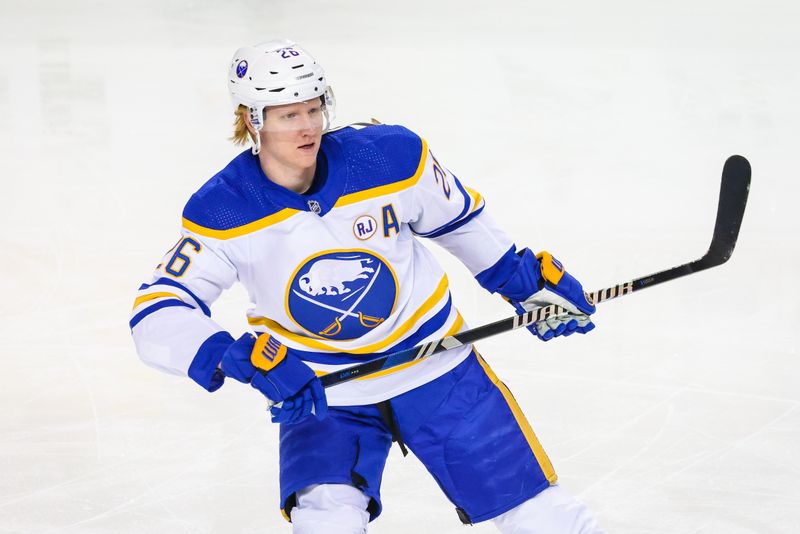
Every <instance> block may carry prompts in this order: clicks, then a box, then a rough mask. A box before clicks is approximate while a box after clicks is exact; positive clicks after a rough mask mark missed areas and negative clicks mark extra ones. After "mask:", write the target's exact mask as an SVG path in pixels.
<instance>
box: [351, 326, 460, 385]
mask: <svg viewBox="0 0 800 534" xmlns="http://www.w3.org/2000/svg"><path fill="white" fill-rule="evenodd" d="M456 313H457V315H456V321H455V322H454V323H453V326H451V327H450V329H449V330H448V331H447V333H446V334H445V335H444V337H447V336H452V335H453V334H456V333H458V331H459V330H461V326H462V325H463V324H464V318H463V317H461V314H460V313H458V312H456ZM424 360H425V358H422V359H420V360H414V361H411V362H406V363H403V364H400V365H398V366H397V367H392V368H391V369H385V370H383V371H378V372H377V373H374V374H371V375H367V376H362V377H361V378H356V380H369V379H370V378H378V377H379V376H386V375H390V374H392V373H396V372H397V371H402V370H403V369H408V368H409V367H411V366H412V365H417V364H418V363H420V362H421V361H424Z"/></svg>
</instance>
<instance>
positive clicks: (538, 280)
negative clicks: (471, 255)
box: [499, 249, 595, 341]
mask: <svg viewBox="0 0 800 534" xmlns="http://www.w3.org/2000/svg"><path fill="white" fill-rule="evenodd" d="M519 255H520V262H519V263H518V265H517V268H516V269H515V271H514V274H513V275H512V276H511V278H509V280H508V281H507V282H506V283H505V284H504V286H503V287H502V288H501V289H500V290H499V292H500V294H501V295H504V296H505V297H506V298H508V299H509V300H510V301H511V303H512V304H513V305H514V307H515V308H516V309H517V311H518V312H520V313H522V312H526V311H532V310H535V309H537V308H541V307H544V306H549V305H551V304H557V305H558V306H561V307H562V308H564V309H566V310H567V311H568V312H570V313H569V315H562V316H559V317H549V318H547V319H545V320H544V321H540V322H538V323H536V324H535V325H531V326H529V327H528V330H530V331H531V332H532V333H533V334H535V335H536V336H537V337H538V338H539V339H541V340H542V341H549V340H550V339H552V338H554V337H557V336H569V335H572V334H574V333H576V332H577V333H579V334H586V333H587V332H590V331H591V330H593V329H594V323H592V321H591V319H590V318H589V315H591V314H592V313H594V312H595V306H594V304H593V303H592V301H591V298H590V297H589V296H588V295H587V294H586V293H585V292H584V291H583V287H582V286H581V284H580V282H578V281H577V280H576V279H575V278H574V277H573V276H572V275H570V274H569V273H568V272H566V271H565V270H564V266H563V265H562V264H561V262H559V261H558V260H557V259H555V258H554V257H553V256H552V255H551V254H550V253H549V252H540V253H539V254H537V255H536V257H534V256H533V253H532V252H531V251H530V250H528V249H524V250H523V251H521V253H520V254H519ZM532 288H535V289H534V291H533V293H529V294H528V296H522V295H523V294H524V293H526V292H529V291H530V290H531V289H532Z"/></svg>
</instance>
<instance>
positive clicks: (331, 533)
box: [292, 484, 369, 534]
mask: <svg viewBox="0 0 800 534" xmlns="http://www.w3.org/2000/svg"><path fill="white" fill-rule="evenodd" d="M368 505H369V497H367V496H366V495H364V493H362V492H361V490H359V489H357V488H355V487H353V486H349V485H347V484H315V485H313V486H308V487H307V488H304V489H302V490H300V491H298V492H297V506H295V507H294V508H292V527H293V530H292V532H293V533H294V534H366V532H367V523H369V513H368V512H367V506H368Z"/></svg>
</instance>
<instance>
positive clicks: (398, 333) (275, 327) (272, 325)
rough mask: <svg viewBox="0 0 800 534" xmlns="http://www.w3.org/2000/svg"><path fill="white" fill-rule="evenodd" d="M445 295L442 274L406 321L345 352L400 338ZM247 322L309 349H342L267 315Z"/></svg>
mask: <svg viewBox="0 0 800 534" xmlns="http://www.w3.org/2000/svg"><path fill="white" fill-rule="evenodd" d="M446 295H447V275H445V276H442V279H441V280H440V281H439V285H438V286H437V287H436V290H435V291H434V292H433V294H431V296H430V297H428V298H427V299H426V300H425V302H423V303H422V305H421V306H420V307H419V308H417V311H415V312H414V314H413V315H412V316H411V317H409V318H408V319H406V321H405V322H404V323H403V324H402V325H400V327H399V328H397V329H396V330H395V331H394V332H392V333H391V335H389V336H388V337H386V338H385V339H383V340H382V341H378V342H376V343H372V344H370V345H365V346H363V347H360V348H357V349H347V352H349V353H351V354H369V353H371V352H378V351H380V350H381V349H384V348H386V347H388V346H389V345H391V344H392V343H394V342H395V341H397V340H398V339H400V338H401V337H402V336H403V335H404V334H406V333H407V332H408V331H409V330H411V329H412V328H413V327H414V326H415V325H416V324H417V322H418V321H419V319H420V318H421V317H422V316H424V315H425V314H426V313H428V312H429V311H430V310H432V309H433V307H434V306H436V304H438V303H439V302H441V300H442V298H443V297H445V296H446ZM247 322H248V323H249V324H250V325H251V326H259V325H261V326H266V327H267V328H269V329H270V330H272V331H273V332H275V333H276V334H278V335H281V336H283V337H285V338H287V339H291V340H292V341H294V342H296V343H299V344H301V345H303V346H304V347H308V348H311V349H317V350H320V349H321V350H329V351H333V352H341V351H342V349H341V348H340V347H335V346H333V345H329V344H327V343H323V342H321V341H318V340H316V339H312V338H309V337H306V336H301V335H298V334H295V333H294V332H290V331H288V330H286V329H285V328H284V327H282V326H281V325H280V324H278V323H276V322H275V321H273V320H272V319H269V318H267V317H248V318H247Z"/></svg>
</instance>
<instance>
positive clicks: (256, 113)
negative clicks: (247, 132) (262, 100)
mask: <svg viewBox="0 0 800 534" xmlns="http://www.w3.org/2000/svg"><path fill="white" fill-rule="evenodd" d="M248 110H249V111H250V124H252V125H253V128H254V129H255V131H256V134H255V135H254V136H253V148H252V149H251V151H252V152H253V155H254V156H257V155H258V153H259V152H261V128H263V127H264V122H263V121H262V120H261V116H262V115H263V113H264V110H263V108H262V109H258V108H248Z"/></svg>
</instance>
